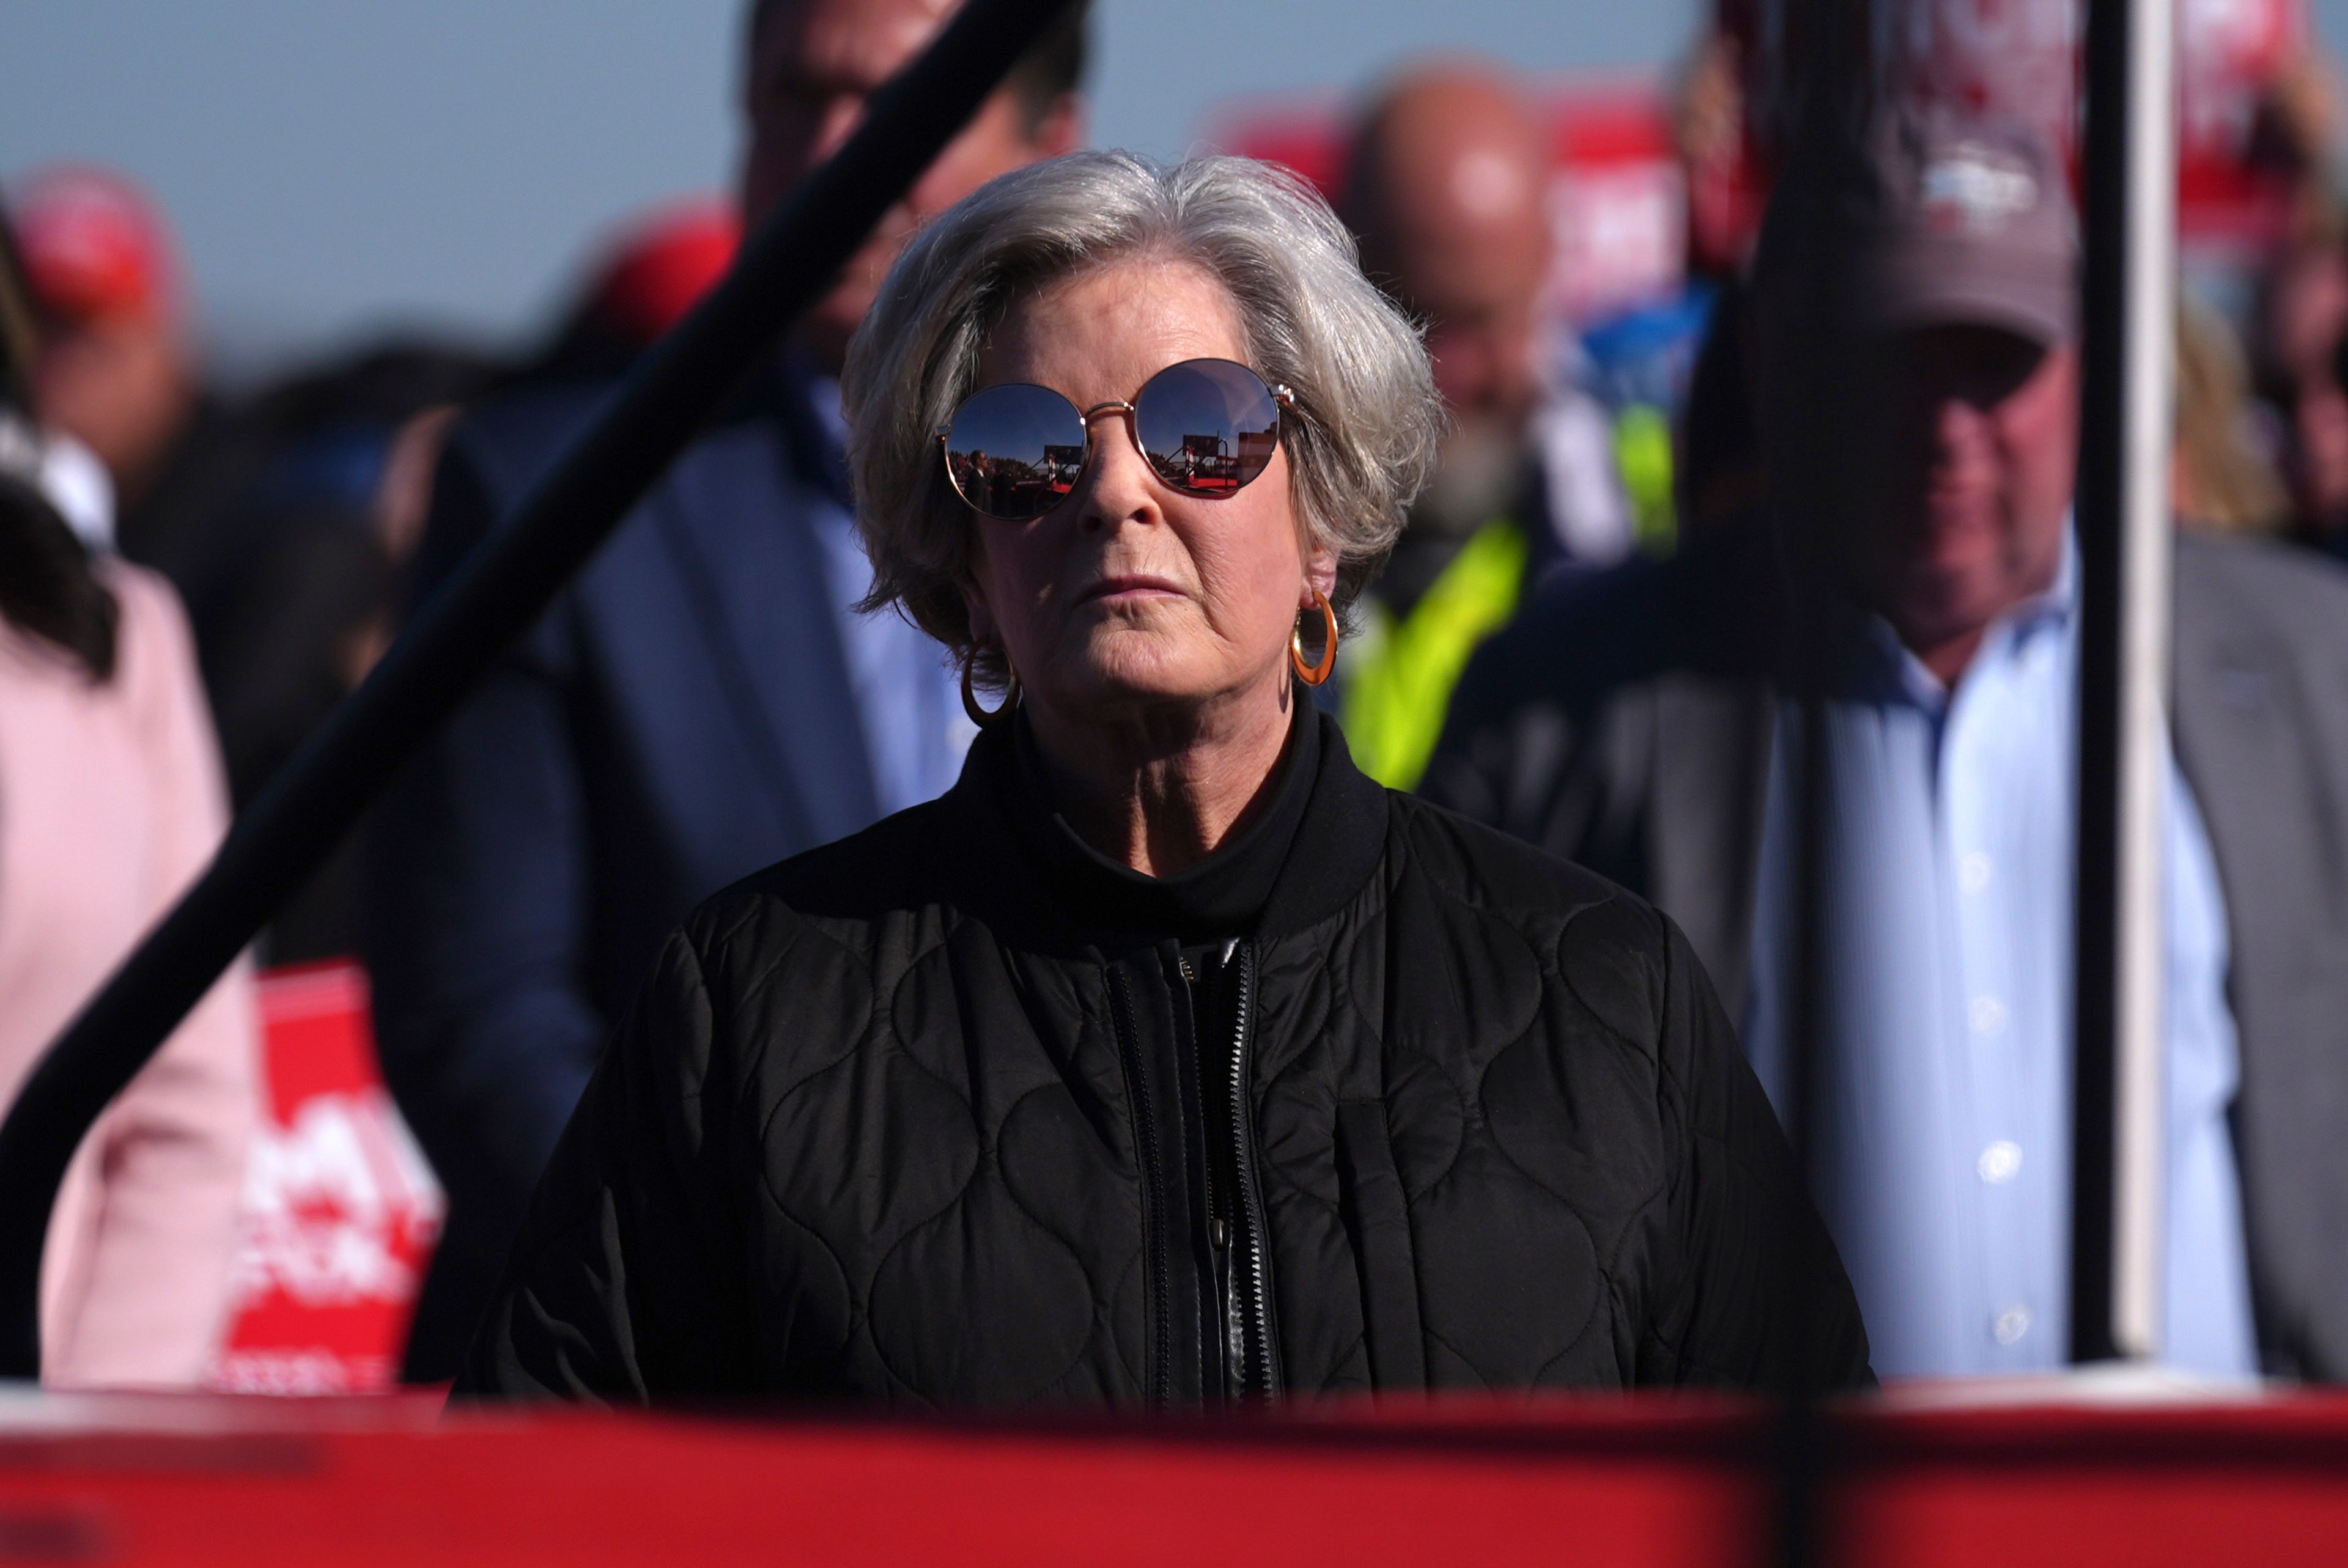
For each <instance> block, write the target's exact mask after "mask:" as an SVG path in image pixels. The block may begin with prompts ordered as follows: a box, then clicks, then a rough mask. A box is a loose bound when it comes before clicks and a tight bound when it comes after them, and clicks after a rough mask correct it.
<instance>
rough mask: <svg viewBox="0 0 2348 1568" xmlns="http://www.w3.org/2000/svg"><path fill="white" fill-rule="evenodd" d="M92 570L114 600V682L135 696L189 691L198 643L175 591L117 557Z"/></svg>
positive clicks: (145, 570)
mask: <svg viewBox="0 0 2348 1568" xmlns="http://www.w3.org/2000/svg"><path fill="white" fill-rule="evenodd" d="M96 570H97V573H98V580H99V581H100V582H102V583H104V584H105V585H106V589H107V591H108V592H109V593H111V594H113V595H114V603H115V609H116V618H115V630H114V648H115V653H114V668H115V681H116V682H118V683H119V684H120V685H121V687H122V688H123V689H124V691H125V692H133V693H135V692H143V691H149V690H152V689H154V688H157V687H165V688H169V689H170V690H171V691H172V692H174V693H177V692H180V690H182V689H183V688H186V687H188V686H190V685H191V684H192V682H193V681H194V679H195V669H196V641H195V635H194V633H193V632H192V631H191V630H190V629H189V626H188V611H187V608H186V606H184V605H183V604H181V603H180V595H179V592H178V590H177V589H173V588H172V586H171V584H170V581H169V579H165V578H164V577H163V576H162V575H161V574H160V573H159V572H156V571H153V570H151V569H149V568H146V567H143V566H138V565H134V564H133V563H131V562H129V561H127V560H124V559H122V558H121V557H119V556H106V557H102V558H100V559H98V562H97V564H96Z"/></svg>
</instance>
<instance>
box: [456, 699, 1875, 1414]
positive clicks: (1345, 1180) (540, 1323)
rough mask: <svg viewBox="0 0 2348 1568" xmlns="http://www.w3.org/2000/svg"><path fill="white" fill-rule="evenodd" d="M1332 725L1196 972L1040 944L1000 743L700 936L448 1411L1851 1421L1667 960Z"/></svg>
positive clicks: (1055, 922)
mask: <svg viewBox="0 0 2348 1568" xmlns="http://www.w3.org/2000/svg"><path fill="white" fill-rule="evenodd" d="M1323 725H1324V728H1323V732H1322V735H1323V739H1322V741H1321V752H1322V755H1321V762H1320V765H1319V767H1318V769H1317V773H1316V774H1315V776H1314V780H1313V786H1312V792H1311V795H1310V799H1309V806H1308V809H1307V810H1306V812H1305V814H1304V815H1303V820H1302V824H1301V825H1300V826H1299V827H1298V828H1297V829H1296V831H1295V835H1294V838H1293V840H1292V844H1291V845H1290V848H1289V851H1288V854H1287V857H1286V860H1285V862H1284V864H1282V866H1281V868H1280V871H1279V875H1278V877H1277V879H1276V880H1275V881H1274V882H1273V884H1272V893H1271V896H1270V899H1269V902H1268V903H1267V904H1265V905H1264V907H1263V908H1262V915H1261V917H1260V918H1259V920H1258V923H1257V927H1256V928H1255V929H1254V930H1253V932H1252V933H1251V934H1249V935H1247V936H1246V937H1245V938H1244V939H1241V940H1238V941H1236V942H1232V943H1231V944H1229V945H1228V946H1227V947H1222V948H1216V949H1214V950H1213V951H1212V952H1210V953H1207V954H1203V955H1202V954H1200V953H1199V952H1197V950H1195V949H1193V950H1192V952H1191V953H1190V954H1189V956H1188V957H1186V955H1185V950H1184V949H1183V948H1180V947H1179V946H1178V945H1177V944H1176V943H1175V942H1174V941H1173V940H1171V939H1167V940H1159V941H1150V940H1142V939H1127V938H1117V937H1114V936H1112V935H1110V934H1109V933H1108V931H1107V927H1106V925H1105V923H1104V922H1103V920H1102V919H1101V918H1100V917H1099V914H1098V912H1097V910H1088V909H1082V908H1080V907H1077V906H1076V905H1074V904H1072V902H1071V901H1070V899H1069V898H1067V897H1064V896H1063V895H1064V893H1065V891H1066V890H1065V889H1064V888H1063V887H1061V886H1059V885H1058V884H1059V883H1060V882H1061V880H1062V877H1061V876H1060V874H1059V873H1058V872H1057V871H1056V870H1055V869H1053V868H1052V866H1051V863H1050V861H1049V858H1048V856H1042V855H1040V854H1039V853H1037V852H1036V851H1035V847H1034V845H1035V840H1034V836H1033V834H1032V832H1031V831H1029V830H1028V829H1027V828H1026V827H1025V823H1026V822H1027V821H1028V819H1030V818H1032V817H1033V816H1034V815H1035V814H1034V812H1033V811H1032V810H1025V811H1023V809H1022V807H1023V804H1025V803H1024V802H1023V801H1021V800H1020V799H1019V798H1017V794H1018V792H1019V791H1020V790H1021V788H1022V785H1021V784H1020V782H1019V781H1020V776H1021V775H1020V774H1019V772H1018V769H1017V767H1016V766H1015V764H1014V762H1013V761H1012V753H1013V750H1014V748H1013V745H1012V743H1011V742H1010V741H1009V740H1008V739H1007V737H1006V736H1005V735H1004V733H1000V732H998V733H990V734H989V735H987V736H984V737H982V738H981V740H980V741H979V742H978V743H977V745H976V746H975V747H974V748H973V753H972V760H971V763H970V765H969V766H968V768H967V769H966V770H965V772H964V774H963V778H962V781H961V783H960V784H957V785H956V786H955V787H954V789H953V791H951V792H950V793H948V794H946V795H944V796H943V797H942V798H941V799H939V800H937V801H933V802H932V803H930V804H927V805H923V806H920V807H917V808H915V809H914V810H911V811H908V812H905V813H902V814H901V815H897V816H894V817H891V818H890V819H889V820H888V821H886V822H883V823H881V824H880V825H878V826H876V827H874V828H871V829H870V830H869V831H867V832H865V833H862V834H860V835H857V836H855V837H853V838H850V839H846V840H843V841H842V842H840V843H838V844H834V845H829V846H827V847H825V848H823V849H819V850H817V851H815V852H813V853H812V854H808V855H804V856H798V858H796V859H793V860H789V861H787V862H785V863H783V864H782V865H780V866H776V867H774V868H773V869H771V870H769V871H767V872H765V873H762V874H761V875H759V876H755V877H753V878H751V879H750V880H748V881H747V882H744V883H742V884H740V885H738V886H736V887H734V888H731V889H729V890H728V891H726V892H725V893H723V894H720V895H719V896H717V897H715V898H713V899H711V900H710V901H709V902H708V903H707V904H706V905H705V906H704V907H702V908H701V909H700V910H699V911H698V912H697V913H696V914H695V916H694V917H693V918H692V919H691V920H690V921H689V922H688V923H687V924H686V926H685V928H684V930H682V931H681V932H679V933H678V934H677V935H676V936H675V937H673V938H671V939H670V941H669V943H668V946H667V948H666V950H665V951H664V954H663V955H662V958H661V959H660V962H659V964H658V966H657V968H656V970H655V972H654V976H653V978H652V979H651V980H650V982H649V983H648V984H647V986H646V988H645V991H644V995H643V997H642V999H640V1001H639V1003H638V1005H637V1008H636V1010H635V1014H634V1017H633V1020H632V1021H631V1022H630V1023H629V1025H628V1026H627V1027H626V1028H625V1029H624V1030H623V1031H622V1032H621V1033H620V1035H619V1036H618V1038H617V1039H616V1040H614V1041H613V1044H612V1046H611V1048H610V1050H608V1051H607V1053H606V1054H605V1057H604V1060H603V1061H602V1066H601V1068H600V1069H599V1070H598V1071H597V1072H596V1074H595V1077H594V1080H593V1081H592V1084H591V1085H590V1087H589V1088H588V1091H587V1093H586V1097H585V1099H584V1100H583V1102H582V1103H581V1105H580V1108H579V1111H578V1113H577V1115H576V1116H575V1117H574V1119H573V1120H572V1123H571V1126H570V1129H569V1131H568V1132H566V1133H565V1134H564V1136H563V1140H562V1143H561V1146H560V1148H559V1149H558V1151H557V1152H556V1154H555V1156H554V1160H553V1163H552V1164H551V1167H550V1168H549V1170H548V1172H547V1173H546V1176H545V1179H544V1181H543V1182H542V1184H541V1186H540V1189H539V1192H538V1194H537V1197H536V1200H535V1202H534V1204H533V1206H532V1210H531V1213H530V1219H529V1222H528V1225H526V1227H525V1229H524V1232H523V1234H522V1235H521V1238H520V1242H519V1243H518V1245H517V1246H516V1248H515V1251H514V1255H513V1257H512V1260H511V1262H510V1265H509V1266H508V1272H507V1276H506V1279H505V1282H504V1284H503V1286H501V1288H500V1290H499V1294H498V1296H497V1298H496V1301H495V1303H494V1305H493V1307H492V1310H491V1313H490V1315H489V1317H488V1318H487V1319H486V1320H485V1321H484V1323H483V1324H482V1327H481V1331H480V1334H479V1337H478V1338H477V1340H476V1341H475V1345H474V1349H473V1353H472V1358H471V1361H470V1365H469V1368H468V1371H467V1373H466V1376H465V1377H464V1378H462V1379H460V1382H459V1390H460V1391H469V1392H474V1393H485V1394H510V1395H535V1394H552V1395H560V1396H569V1397H578V1398H599V1399H613V1400H626V1401H641V1400H653V1401H658V1400H664V1399H707V1398H710V1397H712V1396H725V1395H778V1396H781V1395H839V1396H850V1397H854V1398H859V1399H872V1400H885V1401H891V1402H897V1403H902V1404H907V1405H914V1406H971V1405H983V1406H1002V1405H1010V1404H1015V1403H1022V1402H1033V1401H1044V1402H1062V1403H1107V1404H1120V1405H1145V1404H1159V1405H1167V1404H1171V1405H1183V1404H1196V1403H1199V1402H1200V1401H1202V1400H1204V1401H1208V1402H1212V1401H1214V1400H1216V1399H1220V1398H1224V1397H1231V1396H1246V1395H1260V1394H1269V1393H1279V1392H1290V1393H1303V1392H1307V1391H1317V1390H1338V1389H1419V1388H1427V1387H1450V1388H1459V1387H1466V1388H1497V1389H1522V1388H1529V1387H1532V1386H1536V1385H1539V1386H1580V1387H1601V1388H1619V1387H1622V1386H1625V1385H1630V1384H1642V1383H1663V1384H1671V1383H1714V1384H1759V1383H1765V1382H1770V1381H1773V1380H1777V1379H1783V1378H1790V1377H1794V1376H1797V1375H1800V1376H1805V1377H1807V1378H1810V1379H1812V1380H1814V1381H1815V1382H1818V1383H1822V1384H1825V1385H1827V1386H1844V1385H1849V1384H1852V1383H1856V1382H1860V1381H1863V1380H1865V1379H1866V1378H1867V1377H1868V1372H1867V1347H1866V1337H1865V1335H1864V1333H1863V1331H1862V1330H1861V1328H1860V1326H1859V1313H1858V1308H1857V1307H1856V1305H1855V1304H1854V1302H1853V1300H1852V1296H1851V1292H1850V1288H1849V1284H1848V1283H1847V1281H1846V1280H1845V1279H1844V1277H1843V1273H1842V1269H1841V1267H1840V1266H1839V1264H1838V1262H1837V1261H1836V1260H1835V1257H1834V1254H1833V1250H1832V1246H1831V1244H1829V1243H1828V1241H1827V1240H1826V1239H1825V1237H1824V1235H1823V1233H1822V1231H1820V1230H1819V1228H1818V1225H1817V1224H1816V1221H1815V1220H1814V1219H1813V1218H1811V1216H1810V1214H1809V1210H1808V1207H1807V1204H1805V1203H1802V1202H1800V1201H1798V1200H1796V1199H1794V1198H1792V1197H1791V1194H1792V1192H1793V1191H1794V1182H1793V1178H1792V1168H1791V1162H1790V1160H1789V1159H1788V1157H1787V1151H1786V1148H1785V1145H1784V1143H1783V1141H1782V1139H1781V1138H1780V1136H1779V1133H1778V1131H1777V1127H1776V1122H1775V1121H1774V1120H1773V1118H1772V1116H1771V1113H1770V1110H1769V1107H1768V1104H1767V1103H1766V1101H1765V1100H1764V1099H1763V1097H1762V1095H1761V1092H1760V1090H1759V1089H1758V1087H1757V1086H1756V1083H1755V1081H1754V1079H1753V1076H1752V1074H1751V1073H1750V1072H1749V1071H1747V1070H1746V1065H1745V1062H1744V1060H1743V1058H1742V1056H1741V1055H1740V1054H1739V1053H1738V1050H1737V1048H1736V1042H1735V1036H1734V1034H1733V1032H1732V1031H1731V1030H1730V1028H1729V1026H1728V1023H1727V1021H1726V1020H1725V1018H1724V1017H1723V1016H1722V1014H1721V1011H1720V1009H1719V1007H1718V1005H1717V1004H1716V1003H1715V1000H1714V999H1713V995H1712V990H1711V988H1710V986H1709V984H1708V983H1707V982H1706V980H1705V979H1704V974H1703V972H1702V970H1701V969H1700V968H1699V967H1698V965H1697V963H1696V960H1695V958H1694V956H1693V955H1692V953H1691V952H1690V950H1689V948H1688V946H1687V943H1686V941H1685V939H1684V938H1682V937H1681V935H1680V934H1679V932H1678V930H1677V929H1676V928H1675V927H1673V926H1672V925H1671V923H1670V922H1669V921H1668V920H1666V919H1664V918H1663V917H1661V916H1660V915H1658V914H1656V913H1655V911H1654V910H1653V909H1652V908H1650V907H1647V906H1646V905H1644V904H1643V903H1641V902H1639V900H1637V899H1636V898H1634V897H1631V896H1629V895H1628V894H1625V893H1623V892H1622V891H1621V890H1620V889H1618V888H1616V887H1614V886H1611V885H1610V884H1608V883H1606V882H1603V881H1601V880H1600V879H1599V878H1598V877H1596V876H1591V875H1590V874H1589V873H1586V872H1583V871H1581V870H1580V869H1578V868H1576V867H1574V866H1570V865H1567V864H1566V863H1564V862H1562V861H1559V860H1554V859H1551V858H1549V857H1547V856H1543V855H1541V854H1540V853H1539V852H1537V851H1534V850H1531V849H1529V848H1527V847H1526V846H1525V845H1521V844H1519V843H1517V842H1515V841H1513V840H1510V839H1507V838H1503V837H1501V836H1500V835H1498V834H1496V833H1492V832H1489V831H1487V830H1485V829H1483V828H1480V827H1477V826H1475V825H1470V824H1469V823H1468V822H1466V821H1465V820H1463V819H1461V818H1459V817H1457V816H1453V815H1449V814H1447V813H1446V812H1444V811H1441V810H1439V809H1437V808H1435V807H1433V806H1430V805H1427V804H1425V803H1423V802H1420V801H1417V800H1415V799H1413V798H1411V797H1409V796H1407V795H1400V794H1389V793H1387V792H1386V791H1384V790H1382V789H1380V788H1378V787H1377V786H1376V785H1375V784H1371V783H1370V782H1369V781H1368V780H1366V779H1365V778H1364V777H1363V776H1362V774H1360V773H1359V772H1357V771H1356V770H1355V769H1354V766H1353V764H1352V763H1351V762H1350V760H1349V759H1348V758H1347V757H1346V755H1345V751H1344V743H1343V741H1342V740H1340V739H1338V737H1337V733H1336V730H1335V728H1334V725H1333V724H1328V723H1327V722H1326V721H1323ZM1234 1083H1236V1084H1238V1085H1239V1086H1241V1089H1242V1092H1241V1093H1238V1094H1236V1095H1234V1094H1233V1093H1231V1086H1232V1085H1233V1084H1234ZM1804 1273H1806V1274H1807V1277H1806V1278H1805V1277H1803V1274H1804ZM1802 1302H1807V1309H1800V1308H1798V1307H1794V1306H1791V1305H1789V1304H1797V1303H1802Z"/></svg>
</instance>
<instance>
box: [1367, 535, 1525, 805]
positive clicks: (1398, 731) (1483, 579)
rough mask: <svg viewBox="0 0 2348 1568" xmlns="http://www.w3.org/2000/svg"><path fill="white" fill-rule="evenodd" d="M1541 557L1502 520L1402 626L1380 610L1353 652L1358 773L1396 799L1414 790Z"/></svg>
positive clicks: (1474, 541) (1372, 605) (1478, 538)
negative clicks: (1466, 683)
mask: <svg viewBox="0 0 2348 1568" xmlns="http://www.w3.org/2000/svg"><path fill="white" fill-rule="evenodd" d="M1531 556H1532V548H1531V545H1530V543H1529V541H1528V540H1527V539H1526V538H1525V535H1524V530H1523V529H1522V528H1519V527H1517V525H1516V524H1515V523H1514V522H1513V521H1511V520H1510V519H1509V518H1493V519H1492V520H1491V521H1490V522H1488V523H1486V524H1485V525H1484V526H1483V527H1482V528H1478V529H1477V530H1476V532H1475V534H1474V535H1473V536H1472V537H1470V538H1469V539H1468V542H1467V544H1466V545H1464V546H1463V547H1461V548H1460V551H1459V553H1458V554H1457V556H1455V557H1453V558H1452V560H1451V564H1450V565H1448V566H1447V567H1445V568H1444V569H1443V571H1442V574H1441V575H1440V576H1438V577H1437V579H1435V582H1434V584H1433V586H1431V587H1430V588H1428V589H1427V590H1426V593H1425V594H1423V595H1421V596H1420V598H1419V600H1418V602H1417V603H1416V604H1415V605H1413V606H1412V607H1411V610H1410V613H1409V614H1408V615H1406V616H1404V617H1402V618H1401V619H1400V620H1396V619H1395V616H1394V615H1393V613H1392V612H1390V611H1389V610H1386V609H1385V606H1383V605H1381V604H1379V603H1377V602H1376V601H1375V600H1368V601H1367V602H1366V606H1365V608H1366V610H1367V611H1368V613H1367V617H1366V620H1367V622H1368V624H1367V625H1365V627H1364V628H1363V630H1362V632H1361V634H1360V635H1358V636H1357V637H1355V638H1354V641H1352V642H1351V643H1350V644H1349V645H1348V646H1347V647H1346V649H1345V659H1344V665H1343V666H1342V670H1343V679H1344V684H1343V686H1342V687H1341V689H1340V691H1339V694H1338V699H1337V716H1338V719H1339V721H1340V722H1341V723H1343V724H1344V728H1345V745H1346V748H1347V749H1348V750H1349V751H1351V752H1352V753H1354V765H1355V766H1357V767H1359V768H1360V769H1361V770H1362V771H1363V772H1364V773H1365V774H1369V775H1370V776H1371V777H1372V778H1374V779H1375V780H1377V781H1378V782H1379V783H1380V784H1385V785H1386V786H1388V787H1389V788H1392V789H1415V788H1416V787H1417V784H1418V781H1419V777H1420V775H1422V774H1425V773H1426V764H1427V761H1428V759H1430V758H1431V757H1433V756H1434V754H1435V743H1436V741H1437V739H1438V738H1439V737H1440V736H1441V734H1442V733H1443V716H1444V714H1445V712H1447V711H1448V710H1449V708H1450V706H1451V691H1452V688H1453V687H1455V686H1457V685H1458V683H1459V677H1460V676H1461V675H1462V674H1464V673H1465V672H1466V671H1467V669H1468V656H1469V655H1470V654H1472V653H1474V652H1475V651H1476V649H1477V645H1478V644H1479V643H1481V642H1482V641H1484V639H1486V638H1487V637H1489V636H1490V635H1492V633H1493V632H1495V631H1498V630H1499V629H1500V628H1501V627H1503V626H1505V625H1506V624H1508V620H1509V617H1510V616H1512V615H1514V614H1515V613H1516V610H1517V601H1518V600H1519V599H1521V598H1522V597H1523V596H1524V589H1525V568H1526V565H1527V563H1528V562H1529V560H1530V559H1531Z"/></svg>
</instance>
